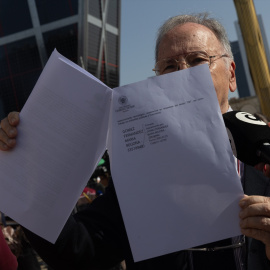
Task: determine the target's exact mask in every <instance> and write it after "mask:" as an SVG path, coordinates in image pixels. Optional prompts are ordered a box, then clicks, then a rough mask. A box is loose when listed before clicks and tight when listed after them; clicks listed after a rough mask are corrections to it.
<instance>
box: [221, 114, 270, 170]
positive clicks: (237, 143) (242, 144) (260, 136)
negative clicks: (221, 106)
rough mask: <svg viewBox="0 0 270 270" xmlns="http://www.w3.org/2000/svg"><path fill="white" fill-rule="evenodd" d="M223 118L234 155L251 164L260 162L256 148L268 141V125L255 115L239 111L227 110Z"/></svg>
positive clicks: (269, 134) (269, 138)
mask: <svg viewBox="0 0 270 270" xmlns="http://www.w3.org/2000/svg"><path fill="white" fill-rule="evenodd" d="M223 119H224V123H225V126H226V128H227V131H228V135H229V139H230V141H231V146H232V149H233V152H234V155H235V156H236V157H237V158H238V159H239V160H241V161H242V162H244V163H246V164H248V165H251V166H254V165H256V164H258V163H260V162H262V159H261V158H260V157H259V156H258V155H257V150H258V149H259V148H260V146H262V145H263V143H267V142H268V143H269V142H270V128H269V127H268V125H267V124H266V123H265V122H264V121H262V120H261V119H260V118H258V117H256V116H255V115H253V114H250V113H247V112H241V111H231V112H227V113H225V114H223Z"/></svg>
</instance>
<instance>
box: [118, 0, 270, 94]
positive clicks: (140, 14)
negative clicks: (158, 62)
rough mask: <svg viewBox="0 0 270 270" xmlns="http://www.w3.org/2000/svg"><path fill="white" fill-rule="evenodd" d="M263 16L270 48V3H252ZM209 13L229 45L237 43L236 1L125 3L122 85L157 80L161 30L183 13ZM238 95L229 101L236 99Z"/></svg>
mask: <svg viewBox="0 0 270 270" xmlns="http://www.w3.org/2000/svg"><path fill="white" fill-rule="evenodd" d="M253 2H254V6H255V10H256V13H257V14H260V15H261V16H262V20H263V24H264V28H265V31H266V36H267V39H268V44H270V16H269V11H270V1H269V0H253ZM194 12H209V13H210V14H211V15H212V16H214V17H215V18H217V19H218V20H219V21H220V22H221V23H222V24H223V26H224V27H225V29H226V30H227V33H228V37H229V40H230V41H235V40H237V34H236V30H235V21H237V13H236V9H235V5H234V1H233V0H122V7H121V44H120V85H121V86H122V85H125V84H130V83H134V82H138V81H141V80H145V79H146V78H148V77H151V76H154V72H153V71H152V68H153V67H154V63H155V60H154V50H155V38H156V33H157V30H158V28H159V26H160V25H161V24H162V23H163V22H164V21H165V20H166V19H168V18H169V17H171V16H175V15H178V14H182V13H194ZM237 96H238V94H237V93H236V94H234V95H230V96H229V97H230V98H231V97H237Z"/></svg>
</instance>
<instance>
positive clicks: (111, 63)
mask: <svg viewBox="0 0 270 270" xmlns="http://www.w3.org/2000/svg"><path fill="white" fill-rule="evenodd" d="M120 14H121V0H57V1H55V0H20V1H18V0H3V1H0V119H2V118H3V117H5V116H6V115H7V114H8V113H9V112H10V111H14V110H15V111H20V110H21V109H22V107H23V105H24V103H25V102H26V100H27V98H28V96H29V94H30V93H31V91H32V89H33V87H34V85H35V83H36V81H37V79H38V77H39V75H40V73H41V71H42V69H43V67H44V66H45V64H46V62H47V60H48V58H49V57H50V54H51V53H52V51H53V50H54V49H55V48H56V49H57V50H58V51H59V52H60V53H61V54H62V55H64V56H65V57H67V58H69V59H70V60H72V61H73V62H75V63H77V64H79V65H80V66H82V67H84V68H85V69H87V70H88V71H89V72H90V73H92V74H93V75H95V76H96V77H97V78H99V79H100V80H102V81H103V82H104V83H105V84H107V85H108V86H110V87H116V86H118V85H119V63H120V52H119V51H120Z"/></svg>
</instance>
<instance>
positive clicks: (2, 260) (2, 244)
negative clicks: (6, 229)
mask: <svg viewBox="0 0 270 270" xmlns="http://www.w3.org/2000/svg"><path fill="white" fill-rule="evenodd" d="M17 267H18V262H17V258H16V256H15V255H14V254H13V253H12V252H11V250H10V248H9V246H8V245H7V242H6V240H5V238H4V235H3V233H2V230H1V231H0V269H5V270H16V269H17Z"/></svg>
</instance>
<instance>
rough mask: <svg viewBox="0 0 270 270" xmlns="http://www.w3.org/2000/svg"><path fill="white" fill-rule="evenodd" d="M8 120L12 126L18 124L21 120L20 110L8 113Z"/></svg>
mask: <svg viewBox="0 0 270 270" xmlns="http://www.w3.org/2000/svg"><path fill="white" fill-rule="evenodd" d="M7 118H8V122H9V124H10V125H11V126H14V127H15V126H17V125H18V124H19V122H20V116H19V112H11V113H9V114H8V117H7Z"/></svg>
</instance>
